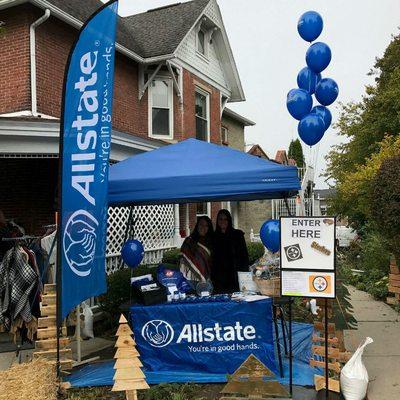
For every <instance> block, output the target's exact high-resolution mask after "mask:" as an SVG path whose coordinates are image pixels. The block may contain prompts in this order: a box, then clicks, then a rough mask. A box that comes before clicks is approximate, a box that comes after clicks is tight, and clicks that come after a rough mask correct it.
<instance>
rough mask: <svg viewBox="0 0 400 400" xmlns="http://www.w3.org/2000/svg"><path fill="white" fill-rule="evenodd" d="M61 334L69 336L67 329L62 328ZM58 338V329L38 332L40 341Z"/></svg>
mask: <svg viewBox="0 0 400 400" xmlns="http://www.w3.org/2000/svg"><path fill="white" fill-rule="evenodd" d="M61 334H62V335H63V336H67V327H66V326H64V327H63V328H61ZM56 337H57V328H39V329H38V330H37V338H38V339H54V338H56Z"/></svg>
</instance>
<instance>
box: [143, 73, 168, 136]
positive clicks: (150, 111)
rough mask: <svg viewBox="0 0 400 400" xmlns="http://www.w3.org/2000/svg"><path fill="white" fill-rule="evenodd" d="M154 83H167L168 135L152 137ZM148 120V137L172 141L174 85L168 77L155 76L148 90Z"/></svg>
mask: <svg viewBox="0 0 400 400" xmlns="http://www.w3.org/2000/svg"><path fill="white" fill-rule="evenodd" d="M154 81H168V104H169V135H168V136H167V135H153V93H152V92H153V82H154ZM148 91H149V92H148V120H149V124H148V125H149V127H148V129H149V134H148V136H149V137H151V138H153V139H167V140H173V139H174V85H173V82H172V79H171V78H170V77H165V76H156V77H155V78H154V79H153V80H152V82H151V83H150V85H149V88H148Z"/></svg>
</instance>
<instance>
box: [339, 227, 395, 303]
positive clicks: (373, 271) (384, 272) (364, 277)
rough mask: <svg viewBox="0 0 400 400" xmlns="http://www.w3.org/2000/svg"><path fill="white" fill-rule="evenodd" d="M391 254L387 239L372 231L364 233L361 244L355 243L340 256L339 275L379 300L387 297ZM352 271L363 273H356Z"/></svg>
mask: <svg viewBox="0 0 400 400" xmlns="http://www.w3.org/2000/svg"><path fill="white" fill-rule="evenodd" d="M389 258H390V252H389V250H388V245H387V242H386V241H385V239H384V238H383V237H382V236H381V235H380V234H379V233H377V232H374V231H372V230H369V231H367V232H366V233H364V235H363V238H362V240H361V241H360V242H356V243H353V244H352V245H351V246H350V248H349V249H347V250H345V251H344V252H342V253H341V254H340V261H339V264H338V266H339V268H338V269H339V273H340V276H341V277H342V279H343V280H344V281H345V282H346V283H349V284H351V285H353V286H355V287H356V288H357V289H359V290H363V291H366V292H368V293H370V294H371V295H372V296H374V297H375V298H377V299H383V298H385V297H386V296H387V293H388V290H387V285H388V274H389ZM352 269H357V270H361V271H363V272H362V273H354V272H353V271H352Z"/></svg>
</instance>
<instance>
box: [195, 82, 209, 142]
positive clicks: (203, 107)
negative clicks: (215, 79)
mask: <svg viewBox="0 0 400 400" xmlns="http://www.w3.org/2000/svg"><path fill="white" fill-rule="evenodd" d="M209 108H210V104H209V94H208V93H207V92H204V91H202V90H199V89H197V90H196V102H195V110H196V139H199V140H204V141H206V142H208V141H209V136H210V135H209V120H210V110H209Z"/></svg>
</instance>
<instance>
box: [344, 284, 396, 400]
mask: <svg viewBox="0 0 400 400" xmlns="http://www.w3.org/2000/svg"><path fill="white" fill-rule="evenodd" d="M348 289H349V295H350V298H349V302H350V303H351V305H352V307H353V309H352V311H351V313H352V316H353V317H354V319H355V320H356V321H357V323H356V326H354V328H355V329H356V330H345V331H344V337H345V345H346V349H347V350H349V351H352V352H353V351H354V350H356V348H357V347H358V344H359V343H360V342H361V341H363V340H364V339H365V338H366V337H367V336H369V337H371V338H372V339H373V340H374V343H371V344H370V345H368V346H367V347H366V349H365V351H364V356H363V360H364V363H365V366H366V367H367V370H368V375H369V379H370V383H369V390H368V400H398V399H399V398H400V315H399V314H398V313H397V312H395V311H394V310H393V309H392V308H391V307H390V306H388V305H387V304H385V303H383V302H380V301H376V300H374V299H373V298H372V297H371V296H370V295H369V294H367V293H365V292H361V291H360V290H357V289H355V288H354V287H352V286H349V287H348Z"/></svg>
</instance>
